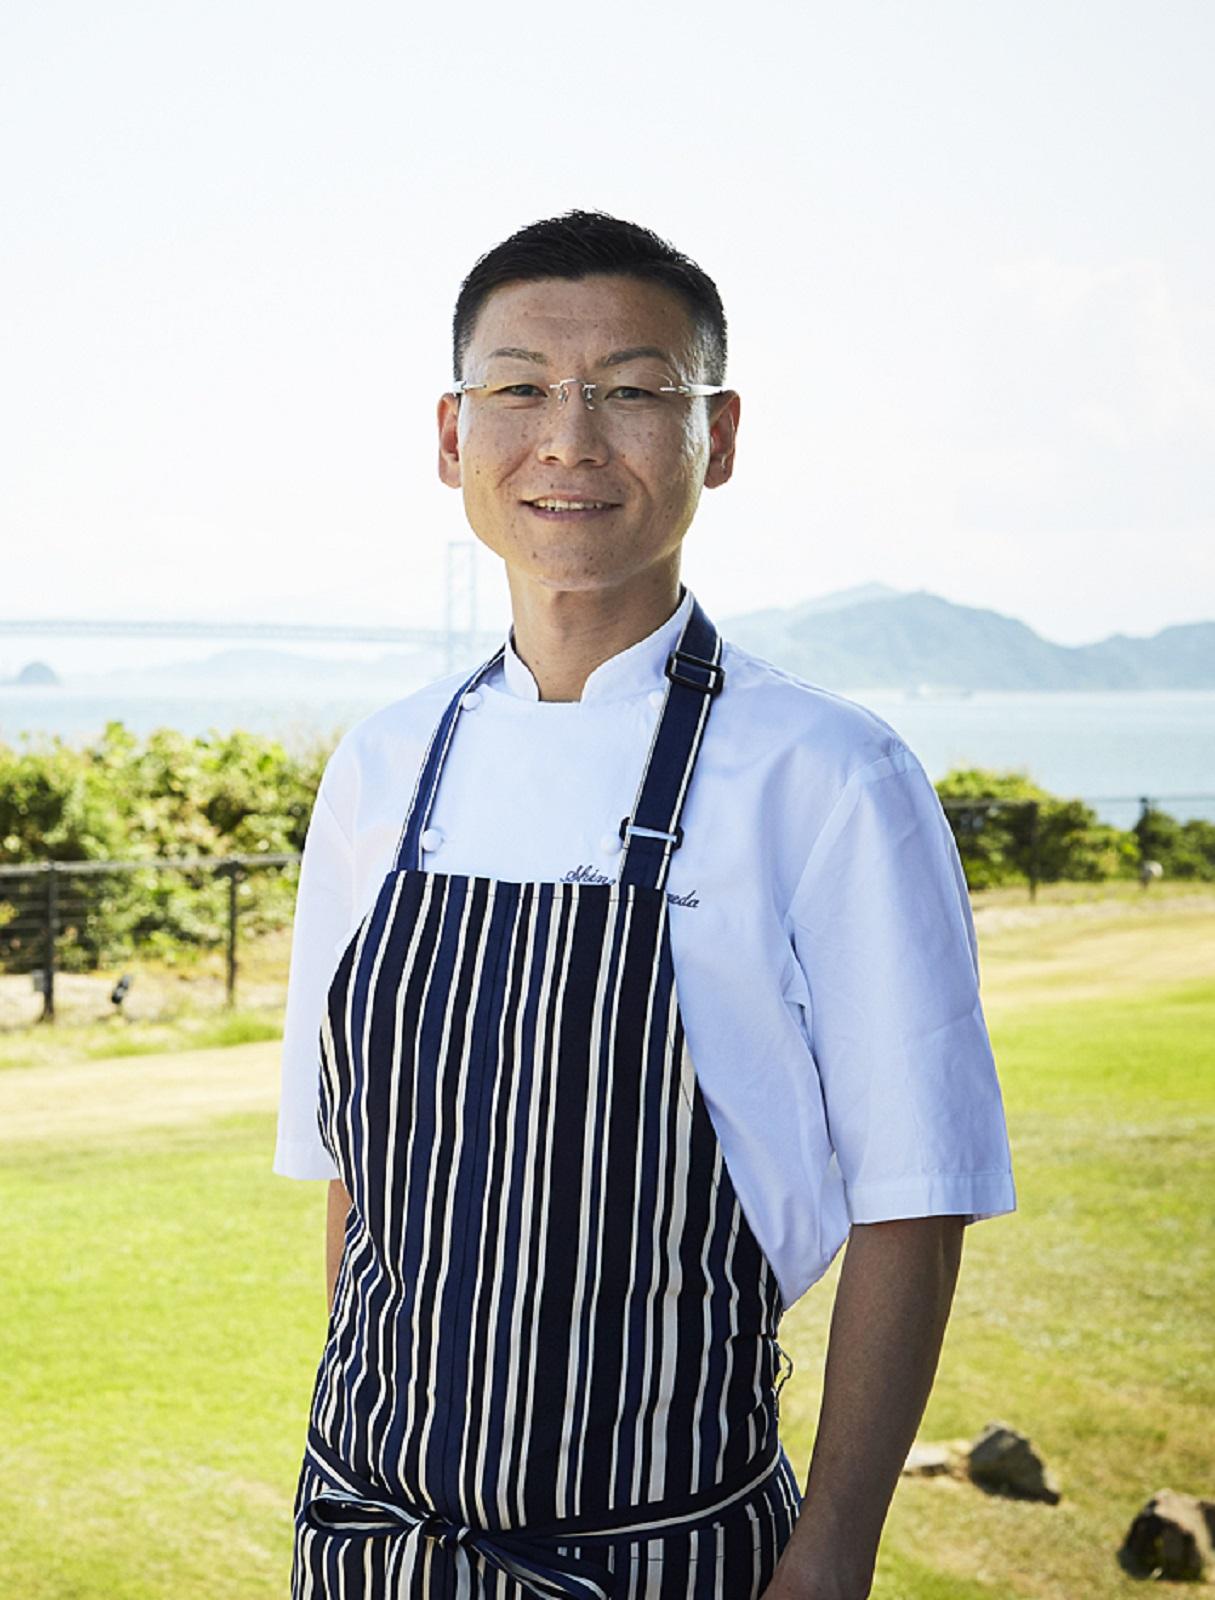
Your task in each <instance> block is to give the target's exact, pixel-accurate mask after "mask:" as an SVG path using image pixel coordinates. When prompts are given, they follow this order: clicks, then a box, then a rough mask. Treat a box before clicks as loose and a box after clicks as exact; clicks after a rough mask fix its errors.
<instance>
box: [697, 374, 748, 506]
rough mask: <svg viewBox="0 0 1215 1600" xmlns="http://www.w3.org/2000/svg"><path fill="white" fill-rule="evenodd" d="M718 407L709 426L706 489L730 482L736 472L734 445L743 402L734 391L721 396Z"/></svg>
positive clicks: (717, 403) (716, 403)
mask: <svg viewBox="0 0 1215 1600" xmlns="http://www.w3.org/2000/svg"><path fill="white" fill-rule="evenodd" d="M715 405H716V406H717V407H718V409H717V410H716V411H714V413H713V420H712V421H711V422H710V424H709V465H708V466H707V467H706V468H705V488H706V489H716V488H718V487H719V485H721V484H723V483H728V482H729V481H730V475H731V473H733V471H734V445H735V441H736V440H737V438H738V418H739V413H740V412H741V410H742V401H741V400H740V399H739V397H738V395H737V394H736V393H735V392H734V390H733V389H731V390H729V391H728V393H726V394H723V395H719V396H718V397H717V400H716V401H715Z"/></svg>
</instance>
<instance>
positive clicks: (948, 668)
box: [73, 583, 1215, 701]
mask: <svg viewBox="0 0 1215 1600" xmlns="http://www.w3.org/2000/svg"><path fill="white" fill-rule="evenodd" d="M721 627H722V632H723V633H724V634H725V636H726V638H728V639H731V640H733V641H734V643H735V644H738V645H741V646H742V648H743V649H744V650H750V651H752V652H753V653H754V654H755V655H758V656H763V657H764V658H765V660H768V661H771V662H774V663H775V664H776V665H777V666H779V667H784V668H785V669H786V671H789V672H793V673H796V674H797V676H798V677H801V678H807V679H809V680H810V682H811V683H819V684H822V685H823V686H824V687H825V688H829V689H840V690H845V691H847V690H861V689H902V690H906V691H910V692H923V693H969V692H970V691H971V690H975V689H1027V690H1035V689H1036V690H1044V689H1045V690H1049V689H1211V688H1215V622H1195V623H1191V624H1189V625H1188V626H1185V627H1175V628H1165V629H1164V630H1163V631H1162V632H1160V633H1157V634H1155V635H1153V636H1152V637H1151V638H1149V639H1134V638H1129V637H1127V636H1126V635H1125V634H1115V635H1114V636H1113V637H1112V638H1109V639H1103V640H1102V641H1101V642H1100V643H1099V644H1089V645H1078V646H1069V645H1062V644H1053V643H1052V642H1051V641H1050V640H1049V639H1043V638H1042V637H1041V635H1040V634H1037V633H1035V632H1034V631H1033V629H1032V628H1029V627H1027V626H1026V625H1025V623H1023V622H1018V621H1017V620H1016V619H1015V618H1013V617H1006V616H1003V615H1001V613H1000V612H998V611H983V610H979V609H977V608H976V607H973V606H959V605H954V604H953V602H952V601H950V600H943V599H942V598H941V597H940V595H935V594H928V593H927V592H926V591H924V590H920V591H918V592H916V593H906V592H904V591H901V590H898V589H891V588H888V587H887V586H886V585H885V584H880V583H869V584H864V585H862V586H860V587H858V588H854V589H845V590H842V591H840V592H839V593H837V594H828V595H821V596H819V597H818V598H817V599H813V600H803V601H799V602H798V603H797V604H796V605H792V606H786V607H769V608H768V609H765V610H762V611H751V612H747V613H746V614H745V615H742V616H737V617H728V618H724V619H721ZM495 642H496V641H495ZM493 648H494V643H493V642H491V641H490V637H489V636H486V637H485V638H484V639H481V640H479V641H478V644H477V646H476V647H475V649H474V651H473V653H472V654H471V655H470V656H469V657H468V659H467V662H465V658H464V656H463V655H462V656H461V659H460V660H459V661H457V662H456V666H462V665H465V664H467V665H468V666H469V668H471V667H473V666H475V665H476V662H477V661H478V660H480V659H483V658H484V656H485V655H487V654H488V653H489V651H490V650H492V649H493ZM448 670H449V667H448V663H447V662H446V660H445V659H444V657H443V655H442V653H441V652H439V651H437V650H418V651H416V652H413V653H393V654H387V655H382V656H379V657H378V658H377V659H375V660H352V659H349V658H347V659H341V658H337V657H334V658H330V659H324V658H321V657H314V656H306V655H299V654H295V653H293V652H289V651H285V650H273V649H261V648H255V649H234V650H224V651H221V652H219V653H217V654H215V655H213V656H210V657H208V658H207V659H206V660H204V661H187V662H179V663H177V664H175V665H170V666H157V667H155V668H147V669H143V670H133V669H131V668H124V669H122V670H121V671H118V672H108V673H103V674H98V675H96V676H94V677H91V678H87V679H86V678H77V679H74V680H73V687H76V688H86V687H87V688H89V689H92V690H95V691H96V690H102V691H105V692H108V693H123V692H135V693H146V692H148V691H149V690H152V691H155V692H159V693H169V694H174V695H180V694H185V693H206V692H208V691H210V692H212V693H216V694H233V693H236V694H254V695H256V694H257V693H259V692H265V693H267V694H269V695H271V696H281V695H284V694H295V695H305V696H307V695H313V694H315V695H320V696H331V695H333V694H334V693H337V694H340V695H348V696H351V697H359V696H366V697H367V698H369V699H371V700H373V701H374V700H378V699H385V700H387V699H391V698H393V697H394V696H397V695H402V694H408V693H409V692H410V691H411V690H412V689H415V688H419V687H420V686H421V685H422V684H424V683H427V682H430V681H432V680H433V679H435V678H437V677H441V676H442V675H443V674H444V673H446V672H447V671H448Z"/></svg>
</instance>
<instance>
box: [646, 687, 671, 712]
mask: <svg viewBox="0 0 1215 1600" xmlns="http://www.w3.org/2000/svg"><path fill="white" fill-rule="evenodd" d="M666 697H667V692H666V690H665V689H651V690H650V704H651V705H652V706H653V707H654V710H655V711H661V710H662V705H663V701H664V700H665V699H666Z"/></svg>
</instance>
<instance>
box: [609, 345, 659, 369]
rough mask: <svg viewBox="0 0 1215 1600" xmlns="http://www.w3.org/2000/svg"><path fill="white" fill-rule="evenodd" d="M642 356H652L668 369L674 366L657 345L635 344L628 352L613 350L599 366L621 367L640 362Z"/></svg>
mask: <svg viewBox="0 0 1215 1600" xmlns="http://www.w3.org/2000/svg"><path fill="white" fill-rule="evenodd" d="M643 356H653V357H654V359H655V360H657V361H665V362H666V364H667V366H669V367H673V366H674V365H675V363H674V362H673V361H672V360H671V358H670V356H669V355H668V354H667V352H666V351H665V350H660V349H659V348H658V346H657V345H653V344H635V345H632V346H631V347H630V348H629V349H628V350H613V351H612V353H611V355H610V356H604V358H603V360H602V361H601V362H600V363H599V365H600V366H601V367H622V366H623V365H624V364H625V362H626V361H640V360H641V358H642V357H643Z"/></svg>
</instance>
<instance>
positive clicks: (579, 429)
mask: <svg viewBox="0 0 1215 1600" xmlns="http://www.w3.org/2000/svg"><path fill="white" fill-rule="evenodd" d="M550 393H551V395H552V398H551V400H550V401H549V402H548V404H547V405H546V406H545V408H544V431H543V433H542V435H541V438H540V444H539V452H538V453H539V456H540V459H541V460H542V461H559V462H561V464H562V465H563V466H577V465H580V464H581V463H583V462H591V463H600V462H604V461H606V460H607V458H608V456H609V454H610V447H609V445H608V442H607V437H606V432H605V429H604V426H603V414H602V412H601V411H600V410H599V409H598V408H597V407H596V406H594V405H593V404H589V405H588V403H587V399H586V396H585V395H584V393H583V391H582V385H581V383H579V382H577V381H576V380H571V381H570V382H568V383H564V384H561V385H559V386H558V387H555V388H554V389H552V390H551V391H550Z"/></svg>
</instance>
